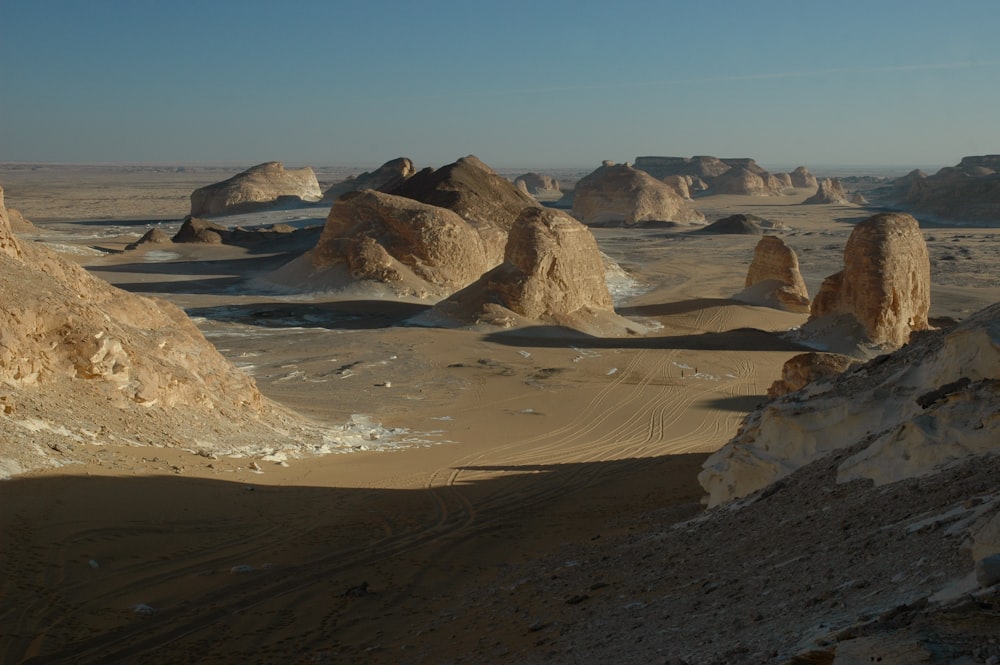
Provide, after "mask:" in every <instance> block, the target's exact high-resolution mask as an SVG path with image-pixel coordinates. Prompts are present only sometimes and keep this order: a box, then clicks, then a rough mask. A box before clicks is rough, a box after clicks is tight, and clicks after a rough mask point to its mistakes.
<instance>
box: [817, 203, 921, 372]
mask: <svg viewBox="0 0 1000 665" xmlns="http://www.w3.org/2000/svg"><path fill="white" fill-rule="evenodd" d="M930 287H931V274H930V258H929V255H928V251H927V244H926V242H925V241H924V236H923V234H922V233H921V232H920V226H919V224H918V223H917V220H915V219H914V218H913V217H911V216H910V215H907V214H904V213H880V214H877V215H873V216H872V217H869V218H868V219H866V220H865V221H863V222H860V223H859V224H857V225H856V226H855V227H854V229H853V231H851V235H850V236H849V237H848V239H847V244H846V246H845V247H844V269H843V270H842V271H840V272H838V273H836V274H834V275H831V276H829V277H827V278H826V279H825V280H824V281H823V284H822V285H821V286H820V290H819V293H818V294H817V295H816V298H815V299H814V300H813V303H812V307H811V309H810V314H809V320H808V321H807V322H806V324H805V325H804V326H803V327H802V329H801V333H802V334H803V336H804V337H805V338H806V339H813V340H817V341H819V342H820V343H824V344H829V345H834V346H836V345H840V344H847V345H849V344H854V343H855V342H857V343H859V344H861V345H863V346H864V345H873V346H874V347H876V348H877V349H881V350H887V349H890V350H891V349H895V348H898V347H900V346H902V345H903V344H906V343H907V342H908V341H909V340H910V335H911V333H913V332H915V331H920V330H927V329H928V328H929V323H928V320H927V317H928V312H929V311H930V302H931V292H930ZM831 350H834V351H838V352H843V353H848V354H852V351H855V352H857V349H848V348H847V347H845V348H839V349H838V348H832V349H831Z"/></svg>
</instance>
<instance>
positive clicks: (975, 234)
mask: <svg viewBox="0 0 1000 665" xmlns="http://www.w3.org/2000/svg"><path fill="white" fill-rule="evenodd" d="M220 168H221V167H220ZM232 172H235V170H232ZM230 174H231V173H230V172H227V171H225V170H218V169H215V168H203V169H191V170H184V171H178V170H150V169H149V168H146V167H132V168H130V169H117V170H115V169H112V170H110V171H109V170H108V169H107V168H97V167H82V166H78V167H60V168H55V170H54V171H53V170H51V169H49V170H48V171H47V172H46V170H45V169H41V170H30V169H24V168H15V167H13V166H9V165H8V166H4V167H3V168H0V183H2V184H3V186H4V188H5V192H6V198H7V205H8V206H10V207H14V208H18V209H20V210H21V211H22V212H23V213H24V215H25V216H26V217H27V218H29V219H31V220H33V221H35V222H36V224H37V226H38V229H39V230H38V233H37V234H34V235H32V236H29V238H30V239H34V240H37V241H40V242H46V243H48V244H50V245H51V246H53V248H55V249H57V250H60V251H63V252H64V253H66V254H67V255H68V256H72V257H74V258H75V259H76V260H78V261H79V262H80V263H82V264H83V265H85V266H86V267H88V268H89V269H90V270H92V271H93V272H94V274H96V275H98V276H100V277H102V278H103V279H106V280H108V281H110V282H111V283H113V284H116V285H119V286H121V287H122V288H125V289H127V290H130V291H135V292H139V293H143V294H149V295H157V296H161V297H164V298H167V299H169V300H171V301H173V302H175V303H176V304H178V305H179V306H181V307H183V308H184V309H185V310H186V311H187V312H188V314H189V315H190V316H192V318H193V319H194V320H195V321H196V322H197V324H198V325H199V327H200V328H201V329H202V331H203V332H204V334H205V335H206V337H207V338H208V339H209V340H210V341H212V342H213V343H214V344H215V345H216V346H217V347H218V348H219V349H220V351H222V353H223V354H224V355H226V356H227V357H229V358H230V359H231V360H232V361H233V362H234V363H236V364H237V365H238V366H240V367H242V368H244V370H245V371H247V372H249V373H251V374H252V375H253V376H254V378H255V379H256V381H257V383H258V385H259V387H260V388H261V390H262V392H263V393H264V394H265V395H267V396H268V397H270V398H272V399H274V400H275V401H277V402H280V403H282V404H284V405H287V406H289V407H291V408H292V409H294V410H296V411H298V412H300V413H302V414H303V415H305V416H307V417H309V418H311V419H313V420H315V421H317V422H319V423H322V424H325V425H328V426H329V427H330V428H338V427H342V426H343V425H344V423H345V422H348V421H350V420H351V418H352V417H354V416H355V415H356V414H361V415H363V416H364V417H365V418H367V419H369V420H370V421H371V422H374V423H381V424H382V425H383V427H384V428H388V430H389V431H384V430H383V431H382V433H381V434H379V435H378V437H377V438H375V439H373V441H372V445H371V446H370V447H371V448H372V450H367V451H366V450H357V451H355V452H351V453H348V454H335V455H327V456H304V457H300V458H290V459H287V460H283V461H281V460H279V461H270V462H264V461H261V462H260V467H261V471H260V472H258V471H254V470H252V469H251V468H250V466H249V460H247V459H245V458H221V459H215V460H209V459H206V458H203V457H199V456H197V455H194V454H191V453H188V452H185V451H182V450H176V449H171V448H156V447H151V448H130V447H116V446H111V445H106V446H94V447H93V450H92V453H91V454H90V460H91V461H90V462H89V463H87V464H83V465H77V466H71V467H64V468H62V469H59V470H56V471H45V472H36V473H32V474H27V475H25V476H23V477H18V478H15V479H13V480H10V481H7V482H4V483H0V505H3V507H4V509H3V510H2V511H0V533H2V534H3V547H2V548H0V564H2V569H3V570H4V578H3V587H2V589H0V626H2V628H3V630H2V631H0V661H2V662H4V663H8V662H9V663H21V662H31V663H49V662H53V663H54V662H74V663H91V662H129V663H176V662H199V663H229V662H245V663H275V662H283V663H294V662H303V663H307V662H310V663H311V662H317V663H323V662H330V663H339V662H372V663H397V662H399V663H410V662H414V663H417V662H426V663H446V662H472V663H481V662H589V661H588V657H587V654H586V653H584V652H581V651H580V650H579V649H577V651H575V652H574V651H572V649H570V648H569V647H566V646H564V645H561V643H560V636H562V635H563V634H566V633H570V632H572V626H573V624H572V621H571V619H568V618H566V615H565V612H569V611H577V606H578V605H580V606H581V607H585V608H587V609H586V610H581V611H587V612H590V613H593V612H595V611H598V610H596V609H595V608H596V607H598V605H597V604H596V603H593V602H589V603H588V602H584V601H589V600H591V599H592V597H595V596H600V595H601V594H604V593H607V594H609V597H610V591H607V589H608V588H609V585H608V584H607V583H606V582H605V581H603V580H592V581H590V582H591V583H590V586H589V587H588V586H583V587H579V588H578V589H577V590H576V593H568V594H567V595H566V597H559V598H552V597H550V596H549V595H548V592H547V591H543V590H539V591H538V592H537V593H531V592H528V593H525V592H524V590H523V589H520V590H518V592H517V593H516V595H515V592H514V588H515V587H516V586H517V583H516V582H514V583H513V586H512V582H511V580H518V579H529V578H531V577H532V576H537V575H538V574H539V569H540V567H541V568H542V569H543V570H544V567H545V566H552V565H553V564H552V561H553V557H555V558H556V559H558V560H559V561H562V566H561V568H560V570H559V571H555V570H553V571H552V579H555V578H556V577H557V576H559V575H567V576H568V575H569V573H566V572H565V571H563V570H562V569H563V568H565V567H570V568H572V562H573V559H574V556H573V553H574V552H576V551H579V550H582V549H586V550H587V551H588V556H589V557H591V558H593V557H595V556H599V554H600V552H601V548H608V549H607V551H608V552H609V553H610V552H611V551H613V548H614V547H615V545H614V544H615V543H616V542H619V541H621V539H624V538H628V537H630V536H634V535H635V534H636V533H642V532H648V531H650V530H655V529H662V528H664V527H665V526H666V525H669V524H671V523H673V522H677V521H681V520H684V519H689V518H691V517H693V516H695V515H697V514H698V513H699V512H701V511H702V507H701V503H700V500H701V497H702V494H703V492H702V490H701V488H700V487H699V486H698V484H697V482H696V480H695V476H696V474H697V472H698V470H699V469H700V464H701V463H702V461H703V460H704V458H705V457H706V455H707V454H708V453H709V452H711V451H713V450H715V449H717V448H718V447H720V446H721V445H722V444H724V443H725V442H726V441H727V440H728V439H729V438H730V437H731V436H732V435H733V434H734V433H735V431H736V429H737V428H738V426H739V424H740V421H741V420H742V418H743V416H744V415H745V414H746V413H747V412H749V411H750V410H752V409H753V408H755V407H756V406H757V405H758V404H759V403H761V402H762V401H763V400H764V399H765V398H764V394H765V391H766V389H767V387H768V386H769V385H770V383H771V381H773V380H774V379H775V378H777V377H778V375H779V373H780V368H781V365H782V363H783V362H784V361H785V360H786V359H787V358H789V357H790V356H791V355H794V354H795V353H797V352H799V351H801V350H802V348H801V347H799V346H797V345H796V344H794V343H792V342H789V341H786V340H785V339H783V338H782V337H781V336H780V333H781V332H783V331H787V330H789V329H791V328H793V327H795V326H797V325H800V324H801V323H803V322H804V319H805V316H804V315H796V314H789V313H786V312H780V311H777V310H773V309H768V308H763V307H755V306H750V305H745V304H741V303H738V302H735V301H733V300H731V299H730V296H732V295H733V294H735V293H736V292H737V291H739V290H740V289H741V288H742V285H743V279H744V277H745V273H746V269H747V266H748V264H749V261H750V258H751V256H752V251H753V247H754V245H755V244H756V241H757V238H756V237H754V236H720V235H705V234H697V233H690V232H688V231H687V230H685V229H680V230H678V229H645V230H627V231H626V230H620V229H595V230H594V232H595V235H596V236H597V238H598V242H599V244H600V245H601V247H602V249H603V250H604V251H605V252H606V253H607V254H609V255H610V256H612V257H613V258H615V259H616V260H618V261H619V262H620V263H621V265H622V266H623V267H624V268H625V269H626V270H628V271H629V272H630V274H631V275H632V276H633V278H634V279H635V280H636V282H637V283H638V284H639V285H641V286H642V288H641V289H640V290H638V291H637V292H636V293H635V294H633V295H632V296H630V297H628V298H627V299H624V300H622V301H621V302H620V303H619V312H620V313H622V314H623V315H625V316H629V317H634V318H639V319H644V320H648V321H652V322H655V323H656V325H657V326H658V329H657V331H656V332H655V333H653V334H651V335H648V336H644V337H629V338H615V339H598V338H591V337H586V336H583V335H574V334H569V333H567V332H565V331H559V330H551V329H547V330H542V329H533V330H520V331H510V330H508V331H482V330H434V329H426V328H418V327H411V326H406V325H404V322H405V319H406V318H408V317H409V316H411V315H413V314H415V313H418V312H420V311H421V310H422V309H423V308H425V307H427V306H428V305H427V303H420V302H397V303H386V302H377V301H371V300H364V299H359V298H344V297H341V298H338V299H331V298H328V297H324V296H323V295H321V294H313V295H279V294H275V293H274V292H273V291H270V290H269V289H267V288H264V287H262V286H261V284H260V282H258V281H255V278H256V277H258V276H260V275H262V274H264V273H266V272H267V271H268V270H270V269H273V268H275V267H277V266H279V265H281V264H282V263H284V262H285V261H287V260H289V259H290V258H292V257H294V256H295V255H296V254H297V253H298V252H301V251H303V250H304V249H306V248H307V246H306V245H307V243H306V244H305V245H304V244H299V245H296V246H288V247H283V246H271V247H268V248H266V249H255V250H248V249H245V248H239V247H205V246H192V245H173V246H168V247H156V246H154V247H152V248H149V249H139V250H133V251H122V250H124V247H125V245H126V244H127V243H128V242H131V241H134V240H135V239H136V238H138V236H139V235H141V233H143V232H144V231H145V230H146V229H147V228H149V226H150V225H152V224H159V225H161V226H163V227H164V228H165V229H167V230H172V229H176V228H177V226H179V220H180V219H181V218H182V217H183V215H184V214H186V212H187V196H188V195H189V194H190V191H191V190H192V189H194V188H195V187H198V186H200V185H202V184H206V183H208V182H214V181H217V180H220V179H222V178H224V177H227V176H228V175H230ZM339 175H340V174H329V175H328V180H330V181H333V180H336V179H338V176H339ZM321 180H322V175H321ZM809 193H810V192H796V193H795V194H793V195H789V196H784V197H773V198H753V197H736V196H725V197H709V198H703V199H699V200H697V201H696V205H697V207H698V208H699V209H700V210H702V211H703V212H704V213H705V214H706V216H707V217H708V218H709V219H710V220H714V219H718V218H720V217H723V216H726V215H728V214H732V213H735V212H752V213H754V214H757V215H760V216H762V217H765V218H768V219H772V220H775V221H780V222H782V223H784V225H785V226H786V227H787V230H785V231H784V232H783V233H782V235H783V236H784V238H785V240H786V242H787V243H788V244H789V245H791V246H792V247H793V248H794V249H795V250H796V251H797V252H798V255H799V259H800V262H801V265H802V270H803V275H804V277H805V280H806V283H807V285H808V286H809V289H810V293H812V294H814V293H815V292H816V290H817V289H818V287H819V284H820V282H821V281H822V279H823V278H824V277H825V276H827V275H829V274H831V273H833V272H836V271H837V270H839V269H840V266H841V261H842V250H843V246H844V242H845V241H846V238H847V236H848V234H849V233H850V229H851V225H852V223H853V222H856V221H859V220H861V219H864V218H865V217H867V216H868V215H869V214H871V211H870V210H866V209H865V208H859V207H857V206H804V205H799V204H800V203H801V201H802V200H803V199H804V198H805V197H806V196H807V195H808V194H809ZM325 215H326V209H324V208H321V207H317V208H308V209H300V210H297V211H292V212H284V213H266V214H264V215H263V216H257V217H254V218H252V219H247V220H243V219H233V218H225V219H223V220H220V221H222V222H223V223H225V224H227V225H233V224H236V223H244V222H245V223H254V222H255V223H269V222H273V221H292V222H293V223H295V224H298V225H301V226H309V225H312V224H317V225H318V224H321V223H322V220H323V218H325ZM996 234H997V230H996V229H982V228H961V227H951V228H928V229H926V231H925V236H926V238H927V240H928V244H929V248H930V250H931V256H932V270H933V282H934V291H933V296H932V297H933V300H932V315H933V316H936V317H950V318H956V319H961V318H963V317H964V316H967V315H968V314H970V313H972V312H974V311H976V310H978V309H980V308H981V307H983V306H985V305H987V304H990V303H992V302H996V301H998V300H1000V275H998V274H997V272H996V269H995V266H996V265H997V259H998V258H1000V257H998V251H997V248H996V239H997V238H996ZM365 422H368V421H365ZM595 553H596V554H595ZM611 588H613V585H612V587H611ZM512 597H513V599H512ZM578 597H579V598H581V599H582V600H578V601H576V602H573V601H574V600H575V599H576V598H578ZM608 602H613V601H608ZM551 604H556V605H559V606H560V607H561V608H562V609H561V610H560V612H561V613H555V614H554V612H555V611H554V610H552V609H551V607H550V605H551ZM546 616H557V617H559V618H558V619H552V620H551V621H547V620H545V619H544V617H546ZM540 617H541V618H540ZM553 626H557V627H560V628H559V630H554V629H553ZM567 640H568V638H567ZM621 662H629V657H628V654H622V659H621ZM644 662H645V661H644Z"/></svg>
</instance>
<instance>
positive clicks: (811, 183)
mask: <svg viewBox="0 0 1000 665" xmlns="http://www.w3.org/2000/svg"><path fill="white" fill-rule="evenodd" d="M788 176H789V179H790V180H791V182H792V187H800V188H803V189H815V188H817V187H819V181H817V180H816V176H814V175H813V174H812V173H810V171H809V169H808V168H806V167H805V166H797V167H795V170H794V171H792V172H791V173H789V174H788Z"/></svg>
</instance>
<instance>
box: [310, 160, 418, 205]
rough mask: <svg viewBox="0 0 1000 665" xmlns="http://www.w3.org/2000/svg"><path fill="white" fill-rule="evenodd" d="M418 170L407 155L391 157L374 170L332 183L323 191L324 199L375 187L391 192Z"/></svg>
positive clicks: (328, 199)
mask: <svg viewBox="0 0 1000 665" xmlns="http://www.w3.org/2000/svg"><path fill="white" fill-rule="evenodd" d="M416 172H417V169H416V167H414V166H413V162H412V161H411V160H410V159H409V158H407V157H397V158H396V159H391V160H389V161H388V162H386V163H385V164H383V165H382V166H380V167H378V168H377V169H375V170H374V171H365V172H364V173H362V174H361V175H357V176H353V177H350V178H348V179H347V180H344V181H343V182H338V183H337V184H335V185H332V186H331V187H330V188H329V189H327V190H326V191H325V192H324V193H323V200H324V201H333V200H334V199H336V198H337V197H338V196H340V195H341V194H346V193H347V192H357V191H361V190H362V189H374V190H375V191H377V192H391V191H393V190H394V189H396V188H398V187H400V186H401V185H402V184H403V183H404V182H406V180H407V178H409V177H411V176H413V175H414V174H415V173H416Z"/></svg>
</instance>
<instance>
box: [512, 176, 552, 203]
mask: <svg viewBox="0 0 1000 665" xmlns="http://www.w3.org/2000/svg"><path fill="white" fill-rule="evenodd" d="M514 186H515V187H517V188H518V189H520V190H521V191H522V192H524V193H525V194H529V195H531V196H534V197H537V198H544V199H557V198H559V197H560V196H562V189H561V188H560V186H559V181H558V180H556V179H555V178H553V177H552V176H550V175H544V174H542V173H535V172H530V173H523V174H521V175H519V176H517V177H516V178H514Z"/></svg>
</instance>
